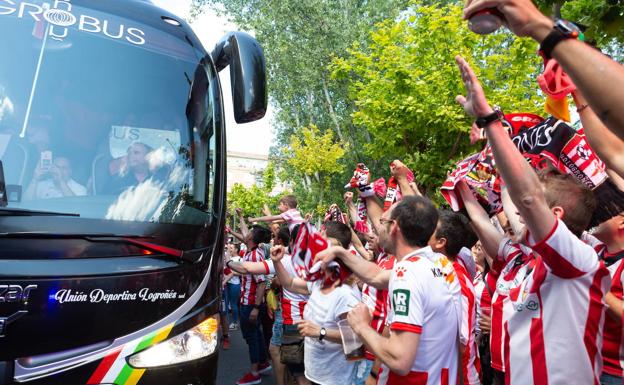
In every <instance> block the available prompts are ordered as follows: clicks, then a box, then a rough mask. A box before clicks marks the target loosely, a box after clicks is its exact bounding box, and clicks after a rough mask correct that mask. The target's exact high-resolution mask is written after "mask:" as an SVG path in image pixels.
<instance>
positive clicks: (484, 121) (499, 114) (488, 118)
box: [475, 106, 505, 128]
mask: <svg viewBox="0 0 624 385" xmlns="http://www.w3.org/2000/svg"><path fill="white" fill-rule="evenodd" d="M492 109H493V110H494V112H492V113H491V114H489V115H485V116H480V117H478V118H477V120H475V124H476V125H477V127H479V128H485V127H487V126H488V125H490V124H492V123H494V122H495V121H497V120H499V121H501V122H502V121H503V120H504V119H505V114H503V111H502V110H501V108H500V107H499V106H494V107H492Z"/></svg>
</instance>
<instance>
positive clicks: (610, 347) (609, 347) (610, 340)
mask: <svg viewBox="0 0 624 385" xmlns="http://www.w3.org/2000/svg"><path fill="white" fill-rule="evenodd" d="M582 239H583V241H584V242H585V243H587V244H588V245H590V246H591V247H593V248H594V250H596V252H597V253H598V256H599V257H600V259H602V260H603V262H604V263H605V265H606V266H607V269H609V275H610V276H611V290H610V292H611V294H613V295H614V296H615V297H616V298H618V299H620V300H621V299H622V298H623V297H624V290H623V287H624V276H623V275H622V272H624V263H622V258H624V250H620V251H618V252H615V253H609V252H608V251H607V245H605V244H604V243H602V242H600V240H598V239H597V238H596V237H594V236H593V235H589V234H587V233H585V234H583V238H582ZM623 337H624V334H623V333H622V325H621V324H618V323H617V322H616V321H615V320H613V319H612V318H611V317H610V316H606V317H605V324H604V338H603V343H602V359H603V368H602V370H603V372H605V373H607V374H610V375H612V376H617V377H624V338H623Z"/></svg>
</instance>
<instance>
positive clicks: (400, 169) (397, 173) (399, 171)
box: [390, 159, 409, 178]
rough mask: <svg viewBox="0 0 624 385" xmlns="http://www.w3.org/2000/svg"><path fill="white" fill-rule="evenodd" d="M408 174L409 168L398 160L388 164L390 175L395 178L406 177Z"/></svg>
mask: <svg viewBox="0 0 624 385" xmlns="http://www.w3.org/2000/svg"><path fill="white" fill-rule="evenodd" d="M408 172H409V168H407V166H406V165H405V164H403V162H401V161H400V160H398V159H395V160H393V161H392V163H390V175H392V176H393V177H395V178H398V177H407V173H408Z"/></svg>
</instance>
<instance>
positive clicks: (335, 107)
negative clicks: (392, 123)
mask: <svg viewBox="0 0 624 385" xmlns="http://www.w3.org/2000/svg"><path fill="white" fill-rule="evenodd" d="M407 3H408V0H368V1H360V0H306V1H300V0H280V1H275V0H193V6H194V9H195V13H197V12H199V11H201V9H202V8H203V7H212V8H214V9H216V10H217V11H220V12H221V13H223V14H226V15H227V16H229V17H230V18H231V19H232V21H234V22H235V23H236V24H237V25H239V26H240V27H241V28H243V29H246V30H250V31H253V33H255V36H256V38H257V39H258V41H259V42H260V44H261V45H262V47H263V48H264V52H265V56H266V59H267V68H268V72H269V80H268V81H269V91H270V92H269V94H270V98H271V102H272V104H273V105H274V106H275V110H276V113H275V115H276V124H277V134H278V135H277V136H278V147H277V148H276V149H275V151H274V154H275V155H280V154H279V148H281V147H283V146H285V145H287V144H288V143H289V140H290V137H291V135H292V134H294V133H295V130H297V129H298V128H300V127H303V126H306V125H308V124H316V125H317V126H319V127H326V128H330V129H332V130H333V131H334V132H335V134H336V136H337V137H338V139H340V140H342V141H344V142H348V143H351V144H352V145H353V146H352V148H353V149H354V152H355V154H354V155H353V159H351V162H353V161H355V160H356V159H355V158H357V155H362V154H361V153H360V154H358V151H359V149H360V148H361V144H362V143H365V142H366V141H368V140H369V139H370V138H369V137H368V133H367V132H366V131H361V130H360V131H358V130H356V127H354V126H353V124H352V123H351V117H350V111H351V110H352V107H353V106H352V105H351V104H350V102H349V99H348V98H347V91H346V89H345V88H344V87H341V85H340V84H339V83H335V82H332V81H331V79H330V72H329V70H328V65H329V63H330V62H331V61H332V59H333V58H334V56H335V55H343V54H345V53H346V49H347V48H348V47H349V46H350V45H351V44H352V43H353V42H354V41H361V40H363V39H365V38H366V36H367V34H368V30H369V29H370V26H371V24H374V23H376V22H379V21H382V20H385V19H387V18H394V17H396V16H398V14H399V12H400V11H402V10H403V9H404V8H405V6H406V4H407Z"/></svg>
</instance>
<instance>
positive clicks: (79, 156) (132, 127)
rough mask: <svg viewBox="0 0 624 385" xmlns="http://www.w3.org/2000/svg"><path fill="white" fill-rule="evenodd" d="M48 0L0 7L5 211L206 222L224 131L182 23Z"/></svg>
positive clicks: (0, 3) (0, 136)
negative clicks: (179, 31)
mask: <svg viewBox="0 0 624 385" xmlns="http://www.w3.org/2000/svg"><path fill="white" fill-rule="evenodd" d="M51 3H52V4H53V5H52V6H53V7H55V8H50V4H48V3H46V2H43V1H37V0H31V1H29V2H28V3H26V2H19V1H9V2H6V1H5V0H0V34H1V35H2V36H4V37H5V38H4V39H1V40H0V52H4V53H7V52H10V53H11V55H10V56H7V55H4V54H3V55H2V59H0V159H1V160H2V166H3V170H4V182H5V185H6V192H7V197H8V206H7V207H8V208H20V209H29V210H46V211H53V212H70V213H76V214H78V215H79V216H80V218H92V219H101V220H111V221H136V222H155V223H181V224H190V225H195V224H202V223H204V222H205V221H206V220H207V219H206V218H207V217H208V216H210V215H211V211H212V210H213V205H212V197H211V191H212V186H211V183H212V181H213V180H214V175H213V174H212V173H213V172H214V170H215V164H214V162H215V152H216V151H217V149H216V148H215V147H216V143H217V140H216V139H215V134H216V131H217V129H216V128H215V127H216V125H215V123H214V119H213V116H214V108H215V106H214V97H213V95H212V93H211V92H212V91H211V90H212V89H214V88H213V87H210V86H209V83H210V81H209V79H211V78H212V76H211V75H209V72H210V71H212V70H211V68H210V67H209V66H207V65H205V64H204V62H203V60H204V58H203V57H201V54H200V51H199V50H198V49H196V48H195V47H193V46H192V44H191V42H190V40H188V39H181V38H180V37H179V36H177V35H175V34H172V33H167V32H166V31H167V28H176V26H174V25H164V26H163V28H162V29H157V28H154V26H150V25H144V24H141V23H140V22H137V21H132V20H128V19H124V18H123V17H120V16H118V15H114V14H111V13H107V12H104V11H101V10H94V9H90V8H85V7H80V6H77V5H75V4H74V3H71V4H70V3H69V2H65V1H56V2H51ZM163 24H165V23H164V22H163ZM198 90H199V91H198ZM197 106H200V107H197ZM197 108H199V112H198V111H195V109H197ZM202 114H203V115H202ZM198 115H200V116H198Z"/></svg>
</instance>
